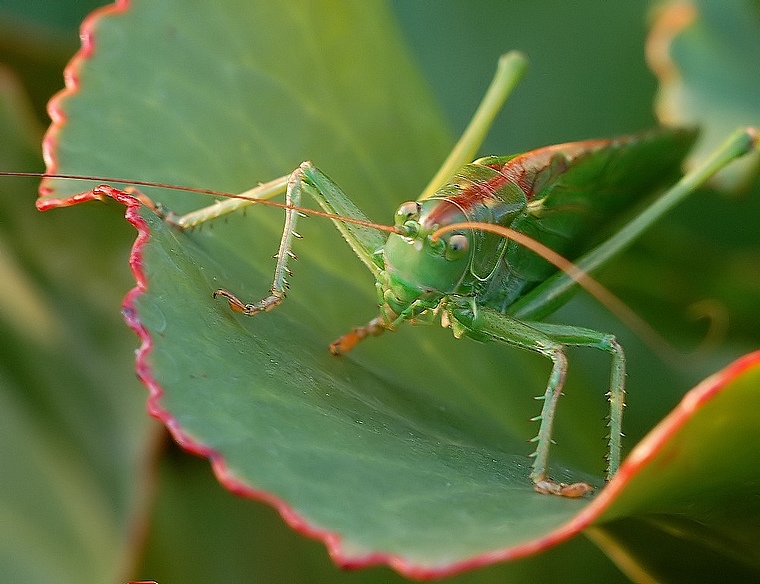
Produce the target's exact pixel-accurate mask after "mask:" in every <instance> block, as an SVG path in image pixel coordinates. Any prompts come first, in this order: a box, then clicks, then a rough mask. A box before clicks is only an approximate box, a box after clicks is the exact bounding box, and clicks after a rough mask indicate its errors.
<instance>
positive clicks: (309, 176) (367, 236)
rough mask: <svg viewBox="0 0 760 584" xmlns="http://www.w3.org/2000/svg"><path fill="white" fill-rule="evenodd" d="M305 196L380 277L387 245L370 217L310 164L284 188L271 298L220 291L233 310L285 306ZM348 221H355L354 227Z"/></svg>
mask: <svg viewBox="0 0 760 584" xmlns="http://www.w3.org/2000/svg"><path fill="white" fill-rule="evenodd" d="M278 181H281V179H278ZM269 184H270V185H272V189H273V191H272V192H273V193H274V190H275V189H276V188H279V187H278V185H280V183H279V182H278V183H276V184H275V183H269ZM280 186H282V185H280ZM267 192H269V191H267ZM278 192H281V190H280V191H278ZM303 193H306V194H308V195H309V196H310V197H311V198H312V199H313V200H314V201H315V202H316V203H317V204H318V205H319V206H320V207H322V210H323V211H325V212H327V213H330V214H331V215H335V217H334V218H333V219H332V221H333V224H334V225H335V226H336V227H337V228H338V230H339V231H340V233H341V234H342V235H343V238H344V239H345V240H346V242H347V243H348V244H349V246H350V247H351V249H353V251H354V253H355V254H356V255H357V256H358V257H359V259H360V260H362V261H363V262H364V263H365V265H366V266H367V267H369V268H370V270H372V271H373V272H374V273H379V267H378V265H377V264H376V263H375V262H376V260H375V257H374V253H375V251H376V250H377V249H378V248H379V247H380V246H381V245H382V244H383V242H384V237H383V235H382V233H381V232H379V231H377V230H375V229H374V228H373V227H370V224H371V222H370V221H369V219H368V218H367V216H366V215H364V213H363V212H362V211H361V210H360V209H359V208H358V207H357V206H356V205H355V204H354V203H353V201H351V199H349V198H348V197H347V196H346V195H345V193H343V191H341V190H340V188H339V187H338V185H336V184H335V183H334V182H333V181H332V180H330V179H329V178H328V177H327V176H326V175H324V174H323V173H322V172H321V171H320V170H319V169H317V168H315V167H314V166H313V165H312V164H311V163H310V162H303V163H302V164H301V165H300V166H299V167H298V168H297V169H296V170H294V171H293V172H292V173H291V175H290V176H289V177H288V179H287V184H286V185H285V203H286V205H287V207H288V208H287V209H286V210H285V226H284V228H283V231H282V238H281V240H280V247H279V249H278V251H277V254H276V255H275V259H276V260H277V263H276V266H275V272H274V279H273V282H272V287H271V289H270V293H269V296H267V297H266V298H264V299H263V300H260V301H259V302H255V303H246V302H243V301H241V300H240V299H238V298H237V297H236V296H235V295H234V294H232V293H231V292H228V291H227V290H217V291H216V292H214V297H218V296H221V297H223V298H225V299H226V300H227V301H228V303H229V305H230V308H232V309H233V310H235V311H236V312H240V313H242V314H245V315H248V316H252V315H255V314H258V313H259V312H266V311H269V310H272V309H273V308H275V307H277V306H279V305H280V304H281V303H282V301H283V300H284V299H285V295H286V293H287V289H288V282H287V279H286V278H287V277H288V276H290V275H291V272H290V270H289V269H288V265H287V263H288V260H289V259H290V258H293V259H296V256H295V255H294V254H293V252H292V240H293V238H294V237H295V238H300V235H298V233H296V231H295V227H296V219H297V218H298V215H299V214H300V212H299V211H298V210H297V209H296V207H300V205H301V199H302V198H303ZM224 204H225V203H221V205H224ZM347 220H353V221H354V223H352V222H351V221H347ZM357 342H358V341H357Z"/></svg>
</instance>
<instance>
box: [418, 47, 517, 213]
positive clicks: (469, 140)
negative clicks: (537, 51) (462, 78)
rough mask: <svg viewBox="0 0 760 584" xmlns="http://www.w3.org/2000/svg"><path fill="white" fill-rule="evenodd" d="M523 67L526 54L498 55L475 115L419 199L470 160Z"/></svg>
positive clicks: (513, 52) (429, 194)
mask: <svg viewBox="0 0 760 584" xmlns="http://www.w3.org/2000/svg"><path fill="white" fill-rule="evenodd" d="M526 66H527V60H526V59H525V56H523V54H522V53H520V52H518V51H512V52H510V53H507V54H506V55H502V56H501V57H500V58H499V64H498V66H497V68H496V75H494V78H493V81H491V85H489V87H488V91H486V94H485V96H484V97H483V100H482V101H481V102H480V105H479V106H478V109H477V110H476V111H475V115H474V116H473V118H472V120H471V121H470V123H469V125H468V126H467V128H466V129H465V131H464V133H463V134H462V137H461V138H459V141H458V142H457V143H456V145H455V146H454V149H453V150H452V151H451V152H450V153H449V155H448V157H447V158H446V160H445V161H444V163H443V165H442V166H441V168H440V169H439V170H438V172H437V173H436V174H435V176H434V177H433V179H432V180H431V181H430V183H429V184H428V186H427V187H426V188H425V190H424V191H422V195H420V198H419V199H418V200H420V201H421V200H423V199H428V198H430V197H431V196H433V194H434V193H435V192H436V191H437V190H438V189H439V188H440V187H441V186H442V185H444V184H446V183H447V182H448V180H449V179H450V178H451V177H452V176H453V174H454V173H455V172H456V171H457V170H458V169H459V168H461V167H462V166H464V165H465V164H467V163H468V162H472V160H473V159H474V158H475V155H476V154H477V152H478V148H480V145H481V144H482V143H483V140H484V139H485V137H486V134H487V133H488V130H490V129H491V125H492V124H493V120H494V118H495V117H496V114H498V113H499V110H501V107H502V105H504V102H505V101H506V99H507V97H508V96H509V94H510V93H512V90H513V89H514V88H515V86H516V85H517V83H518V82H519V81H520V79H521V78H522V76H523V73H524V72H525V68H526Z"/></svg>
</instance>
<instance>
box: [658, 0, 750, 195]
mask: <svg viewBox="0 0 760 584" xmlns="http://www.w3.org/2000/svg"><path fill="white" fill-rule="evenodd" d="M647 47H648V49H647V56H648V59H649V62H650V65H651V67H652V69H653V70H654V71H655V73H657V76H658V78H659V80H660V89H659V93H658V95H657V115H658V117H659V118H660V120H661V121H662V122H663V123H666V124H675V125H691V126H699V127H700V128H701V129H702V139H701V141H700V144H699V146H698V147H697V148H696V149H695V151H694V153H693V156H692V160H693V161H697V160H701V159H703V158H704V157H705V156H706V155H707V154H708V153H709V152H710V151H711V150H712V149H714V148H715V147H716V146H717V145H718V144H719V143H720V142H721V141H722V140H723V138H724V136H726V135H728V133H729V132H731V131H732V130H733V129H734V128H736V127H738V126H758V125H760V105H759V104H758V97H757V96H758V95H760V78H758V75H757V71H758V68H760V5H759V4H758V3H757V2H755V1H754V0H728V1H726V2H722V3H721V4H720V5H718V4H716V3H714V2H704V1H700V0H694V1H688V2H683V1H678V2H669V3H667V4H665V5H664V6H663V7H661V9H660V10H659V13H658V15H657V18H656V20H655V22H654V24H653V27H652V33H651V35H650V38H649V40H648V44H647ZM758 172H760V154H758V153H755V154H754V155H753V156H748V157H747V158H746V159H745V160H742V161H740V162H738V163H737V164H734V165H732V166H731V167H730V168H728V169H726V170H724V171H722V172H721V173H720V174H719V175H718V177H716V180H718V181H719V184H721V186H723V187H724V188H727V189H734V190H736V189H740V188H742V189H746V188H747V187H748V186H751V185H752V184H753V183H754V180H755V179H756V178H757V176H758Z"/></svg>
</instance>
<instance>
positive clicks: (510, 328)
mask: <svg viewBox="0 0 760 584" xmlns="http://www.w3.org/2000/svg"><path fill="white" fill-rule="evenodd" d="M449 317H450V318H451V319H454V320H456V321H458V323H459V325H460V326H461V327H462V329H461V330H463V331H464V333H465V334H467V335H468V336H472V337H474V338H477V339H481V340H482V339H483V338H484V337H485V338H489V339H491V340H494V341H500V342H502V343H506V344H509V345H512V346H514V347H518V348H521V349H525V350H527V351H532V352H534V353H539V354H541V355H543V356H544V357H546V358H548V359H550V360H551V362H552V370H551V373H550V374H549V380H548V382H547V384H546V390H545V391H544V395H543V396H541V397H539V398H538V399H540V400H543V406H542V408H541V413H540V414H539V415H538V416H536V417H535V418H533V421H537V422H539V428H538V434H537V435H536V436H535V437H534V438H533V439H532V440H531V442H535V444H536V450H535V451H534V452H533V454H532V455H531V456H532V457H533V464H532V467H531V472H530V478H531V480H532V481H533V485H534V488H535V490H536V491H537V492H539V493H542V494H545V495H560V496H562V497H569V498H577V497H582V496H584V495H585V494H587V493H590V492H592V491H593V490H594V489H593V487H592V486H591V485H589V484H587V483H584V482H578V483H572V484H566V483H558V482H555V481H554V480H552V479H551V478H550V477H549V475H548V461H549V447H550V446H551V444H552V428H553V426H554V414H555V412H556V409H557V403H558V402H559V396H560V395H562V387H563V385H564V383H565V376H566V373H567V357H566V355H565V344H564V343H563V342H561V340H558V339H556V338H554V337H552V336H551V335H549V334H547V333H546V332H544V331H542V330H539V329H538V328H536V327H534V326H532V324H533V323H524V322H522V321H519V320H516V319H513V318H511V317H509V316H507V315H505V314H503V313H501V312H498V311H495V310H491V309H488V308H482V307H481V308H479V309H478V310H477V315H475V314H474V313H473V312H472V310H470V309H455V310H452V311H451V312H450V313H449Z"/></svg>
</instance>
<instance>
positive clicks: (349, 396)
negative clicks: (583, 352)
mask: <svg viewBox="0 0 760 584" xmlns="http://www.w3.org/2000/svg"><path fill="white" fill-rule="evenodd" d="M297 8H298V9H297V10H296V9H295V3H294V4H293V9H292V10H282V9H281V8H280V9H275V8H274V7H272V6H270V4H267V3H263V2H262V3H258V2H234V1H230V2H227V3H225V4H224V5H221V6H220V5H218V4H217V5H214V6H213V7H212V6H210V5H200V6H198V7H197V8H196V10H194V11H192V12H191V13H190V12H187V10H186V8H185V4H184V3H180V2H166V3H163V4H160V5H159V4H157V3H151V2H133V3H132V4H131V5H130V6H129V7H127V6H126V4H125V3H120V4H119V5H118V6H117V7H116V8H112V9H109V10H108V11H106V12H103V13H101V14H100V15H99V16H97V17H95V18H92V19H91V20H90V21H89V22H88V24H87V25H86V27H85V33H86V34H85V38H86V39H87V40H88V42H87V43H86V45H85V49H84V50H83V52H82V53H80V55H79V57H78V58H77V59H76V60H75V62H74V63H73V65H72V66H71V68H70V71H69V78H70V80H71V82H70V85H69V89H68V91H67V92H66V93H64V94H63V95H62V96H61V97H59V98H58V99H57V100H56V101H55V102H54V104H53V105H52V111H53V112H54V115H55V119H56V120H57V123H56V124H55V125H54V126H53V129H52V130H51V132H50V133H49V134H48V138H47V147H48V148H49V150H50V151H51V152H54V154H55V156H54V158H53V162H54V168H52V169H51V170H57V171H60V172H67V173H86V174H98V175H111V176H119V177H124V178H139V179H141V180H158V181H163V182H170V183H176V184H182V185H189V186H205V187H213V188H215V189H222V190H228V191H233V192H234V191H242V190H244V189H246V188H249V187H251V186H252V185H254V184H256V182H257V181H261V180H268V179H271V178H273V177H275V176H280V175H283V174H285V173H287V172H289V171H290V170H292V169H293V168H295V167H296V166H297V164H298V163H299V162H300V161H301V160H303V159H306V158H311V159H312V160H314V162H315V163H316V164H318V165H319V166H320V168H322V169H323V170H324V171H325V172H327V173H328V174H329V175H330V176H331V177H332V178H334V179H335V180H336V182H338V183H339V184H341V186H342V187H343V188H344V190H345V191H346V192H347V193H349V194H350V196H351V197H352V198H353V199H354V200H355V201H356V202H357V203H358V204H359V205H360V206H361V207H362V208H363V209H364V210H365V211H366V212H367V213H368V215H369V216H371V217H375V218H378V219H380V220H383V218H388V219H389V218H390V217H391V216H392V211H393V210H394V209H395V207H396V206H397V204H398V203H399V202H400V201H403V200H407V199H410V198H414V197H416V195H417V193H418V192H419V191H420V190H421V188H422V187H423V186H424V184H425V182H426V180H427V178H429V176H431V175H432V172H433V171H434V169H435V167H436V164H437V163H438V162H439V161H440V160H442V159H443V156H444V154H445V150H446V147H447V144H448V139H447V132H446V131H445V129H444V127H443V124H442V122H441V121H440V118H439V115H438V113H437V108H436V106H435V105H434V103H433V102H432V100H431V99H430V97H429V95H428V94H427V92H426V91H425V90H424V88H423V87H422V84H421V82H420V80H419V78H418V77H417V74H416V73H415V72H414V70H413V68H412V67H411V65H410V63H409V59H408V57H407V56H406V54H405V53H404V52H403V51H402V50H400V49H399V48H398V47H399V43H398V39H397V38H396V33H395V31H394V29H393V27H392V25H391V23H390V21H389V18H388V14H387V13H386V12H385V9H384V8H383V7H382V5H380V4H379V3H377V4H376V3H372V2H366V3H362V4H361V7H358V6H353V5H350V6H342V7H340V8H336V7H335V6H331V8H330V10H329V11H328V10H327V9H326V6H324V5H323V4H322V3H321V2H302V3H300V4H298V6H297ZM199 23H203V29H202V30H201V29H200V28H199V26H200V25H199ZM283 39H287V40H288V50H287V51H286V50H282V48H281V43H282V42H283ZM370 63H371V66H369V64H370ZM114 71H118V72H119V73H118V74H116V75H114V74H113V72H114ZM64 122H65V123H64ZM45 188H46V189H47V190H46V191H45V194H44V195H43V197H42V198H41V199H40V201H39V203H38V206H40V207H41V208H46V207H51V206H57V205H65V204H70V203H72V202H75V201H77V200H80V199H81V198H82V197H73V196H72V195H73V194H74V193H76V192H79V191H81V190H82V189H83V188H84V187H83V186H82V185H81V184H80V185H76V184H72V183H71V182H65V183H63V182H48V183H47V184H46V185H45ZM146 192H148V194H149V195H150V196H151V197H152V198H154V200H157V201H161V202H163V203H165V204H166V205H167V206H168V207H169V208H171V209H173V210H175V211H178V212H183V211H188V210H192V209H195V208H198V207H199V206H201V205H202V204H204V202H205V201H207V200H206V199H203V198H202V197H197V196H189V195H187V194H184V193H181V194H177V193H174V192H168V191H163V190H160V189H150V190H149V189H146ZM113 194H114V195H115V196H116V197H117V198H119V199H120V200H122V202H125V203H127V204H128V205H129V211H128V216H129V218H130V220H131V221H133V223H134V224H135V225H136V226H137V227H138V229H139V231H140V237H139V238H138V243H137V244H136V246H135V248H134V250H133V255H132V265H133V269H134V270H135V273H136V276H137V279H138V288H137V289H135V291H133V293H131V294H130V295H129V297H128V298H127V300H126V302H125V314H126V316H127V320H128V322H129V323H130V324H131V325H132V326H133V328H135V329H136V330H137V331H138V333H139V334H140V336H141V338H142V340H143V346H142V349H141V351H140V353H139V356H138V373H139V374H140V376H141V378H142V379H143V380H144V381H145V382H146V384H147V385H148V386H149V388H150V389H151V400H150V408H151V411H152V413H154V415H156V416H157V417H159V418H160V419H161V420H162V421H164V423H166V425H167V426H168V427H169V429H170V430H171V431H172V432H173V434H174V436H175V438H176V439H177V440H178V441H179V442H180V443H181V444H182V445H183V446H185V447H186V448H188V449H190V450H191V451H194V452H197V453H200V454H203V455H205V456H208V457H209V458H211V459H212V461H213V464H214V468H215V470H216V472H217V475H218V476H219V478H220V479H221V481H222V482H223V483H224V484H225V485H226V486H227V487H228V488H230V489H232V490H233V491H236V492H240V493H243V494H246V495H249V496H253V497H257V498H262V499H264V500H267V501H269V502H270V503H272V504H274V505H275V506H276V507H277V508H278V509H279V510H280V512H281V514H282V515H283V516H284V517H285V519H286V520H287V521H288V522H289V523H290V524H291V525H293V526H295V527H296V528H298V529H299V530H301V531H303V532H305V533H308V534H310V535H315V536H318V537H320V538H321V539H323V540H325V541H326V543H327V544H328V547H329V548H330V551H331V553H332V555H333V557H334V558H335V559H336V561H338V562H339V563H340V564H342V565H345V566H360V565H367V564H371V563H377V562H386V563H389V564H391V565H392V566H393V567H394V568H396V569H397V570H399V571H401V572H402V573H404V574H407V575H411V576H435V575H443V574H447V573H451V572H452V571H457V570H462V569H465V568H468V567H474V566H477V565H482V564H484V563H490V562H493V561H496V560H498V559H506V558H510V557H518V556H521V555H525V554H528V553H530V552H533V551H538V550H540V549H544V548H546V547H547V546H549V545H553V544H554V543H556V542H558V541H561V540H562V539H565V538H567V537H570V536H572V535H574V534H576V533H578V531H579V530H581V529H582V528H583V527H584V526H586V525H588V523H589V522H590V521H592V520H593V519H594V518H596V517H598V513H599V512H600V511H601V509H602V506H601V505H602V504H601V503H592V504H591V507H589V506H588V505H587V503H588V502H587V501H570V500H565V499H560V498H553V497H545V496H540V495H537V494H536V493H534V492H533V490H532V486H531V484H530V482H529V480H528V478H527V476H528V469H529V463H530V459H529V458H527V454H528V453H529V452H530V447H529V445H528V444H527V442H526V441H527V439H528V438H530V437H531V436H532V434H533V433H534V432H535V427H534V425H532V424H530V423H529V422H528V421H527V420H528V419H529V418H530V417H531V416H533V415H535V414H536V413H537V411H536V403H535V402H534V401H533V400H532V399H531V398H532V397H533V396H534V395H537V394H539V393H541V392H542V390H543V387H544V385H545V382H546V375H547V373H548V367H547V364H546V363H545V362H543V360H541V359H540V358H536V357H535V356H533V355H525V354H521V353H519V352H515V351H512V350H508V349H505V348H504V347H498V346H495V345H479V344H477V343H474V342H467V341H456V340H454V339H452V338H451V336H450V335H449V334H448V332H447V331H441V330H438V329H434V328H428V329H412V328H411V327H407V328H406V329H405V330H401V331H399V332H397V333H394V334H393V335H386V336H385V337H384V338H381V339H377V340H375V341H374V342H372V343H367V344H366V346H363V347H361V348H359V349H357V351H356V352H355V354H352V355H350V356H349V357H348V358H344V359H336V358H333V357H331V356H330V355H329V354H328V352H327V350H326V348H327V344H328V343H329V341H331V340H332V339H333V338H335V337H336V336H338V335H340V334H341V333H343V332H345V331H346V330H347V329H349V328H350V327H351V326H353V325H356V324H359V323H362V322H366V321H367V320H369V319H370V318H372V317H373V316H374V315H375V311H376V308H375V298H374V289H373V285H372V280H371V278H370V277H369V275H368V274H367V273H366V271H365V270H364V268H363V266H362V265H361V264H360V262H358V261H357V260H356V258H354V257H352V255H351V253H350V250H348V249H347V247H346V246H345V245H344V244H343V242H342V241H341V240H340V238H339V237H338V236H336V234H335V233H333V230H332V227H331V226H329V224H328V223H320V221H319V220H318V219H309V220H306V221H304V222H303V223H304V225H303V228H300V227H299V231H301V232H302V233H303V234H304V242H301V245H300V246H299V247H298V249H297V250H296V251H297V253H298V254H299V257H300V259H301V261H299V262H298V263H297V264H296V265H295V266H294V270H295V271H296V273H295V275H294V276H293V279H292V280H293V287H292V291H291V294H290V296H289V298H288V300H287V302H286V304H285V305H283V307H281V308H280V309H278V310H276V311H274V312H272V313H268V314H265V315H259V316H257V317H256V318H254V319H245V318H243V317H240V316H238V315H235V314H233V313H231V312H230V311H229V310H228V309H227V307H226V305H225V304H224V303H221V302H218V301H214V300H213V299H212V298H211V292H212V291H213V290H214V289H216V288H219V287H224V288H226V289H230V290H232V291H234V292H235V293H237V294H240V295H241V296H246V297H251V298H252V299H258V298H260V297H261V296H263V295H265V293H266V291H267V288H268V287H269V285H270V283H271V271H272V269H273V265H272V264H273V262H272V260H271V255H272V253H274V251H275V250H276V248H277V243H278V241H279V231H280V230H281V221H282V217H281V215H280V214H279V213H277V212H274V211H271V210H267V209H258V208H256V209H253V210H249V212H248V213H247V214H246V216H236V217H232V218H230V219H229V220H226V221H217V222H215V223H214V224H213V225H209V226H208V227H204V228H202V229H199V230H194V231H191V232H184V233H180V232H177V231H176V230H174V229H172V228H169V227H167V225H166V224H165V223H164V222H163V221H161V220H159V219H158V218H157V217H156V216H155V215H153V214H152V213H151V212H150V211H149V210H147V209H144V208H140V207H137V206H135V202H134V200H133V199H131V198H129V197H127V196H125V195H123V194H122V193H118V192H115V191H114V193H113ZM84 198H87V197H84ZM584 376H585V372H583V371H581V370H578V372H577V374H576V377H575V381H574V383H575V384H577V385H582V384H583V378H584ZM592 377H593V376H592ZM604 391H605V387H604V385H603V383H602V385H600V386H599V391H598V392H597V395H596V396H594V395H593V392H589V394H592V395H591V397H589V398H588V399H589V400H590V401H591V402H593V399H592V398H593V397H597V401H598V402H599V408H598V409H595V408H594V406H591V405H589V402H588V401H583V400H581V401H580V405H579V403H578V402H576V405H575V407H574V409H571V411H572V414H573V415H572V420H573V425H578V426H583V427H585V426H588V425H589V424H588V420H589V419H592V420H598V419H600V418H601V416H602V415H603V414H600V413H599V412H603V401H602V399H601V396H602V394H603V393H604ZM603 433H604V428H603V424H601V423H600V424H599V428H598V433H597V434H595V433H594V431H593V430H591V431H589V432H584V433H580V434H581V435H580V436H579V437H578V438H576V439H575V440H576V442H575V444H576V445H577V444H583V445H585V446H588V448H585V447H584V448H582V450H583V451H584V452H587V454H584V455H583V456H581V457H580V460H585V461H588V460H592V461H595V462H592V463H588V462H586V464H584V463H581V464H579V465H576V466H577V468H576V469H575V470H573V471H572V472H569V471H568V470H566V469H565V468H564V467H563V466H562V465H560V464H557V465H556V466H555V467H554V468H553V473H554V475H555V478H557V479H559V480H563V479H565V480H566V479H569V478H571V477H572V479H573V480H579V479H581V480H582V479H584V478H585V479H587V480H591V481H592V482H596V483H597V484H598V482H599V481H598V479H594V478H593V476H591V477H590V478H589V476H588V475H586V474H584V471H586V472H590V473H592V475H593V474H598V473H599V472H600V470H601V468H602V467H603V461H602V454H603V442H602V440H601V438H602V436H603ZM555 460H559V459H555ZM600 499H601V500H602V501H603V502H604V501H605V500H604V499H602V498H601V497H600V498H598V499H597V500H596V501H599V500H600ZM605 504H609V500H607V502H606V503H605ZM589 509H591V511H590V510H589ZM592 511H593V513H592ZM578 513H581V515H578ZM621 513H622V512H621ZM574 517H575V519H573V518H574ZM452 534H455V536H453V537H452Z"/></svg>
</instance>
